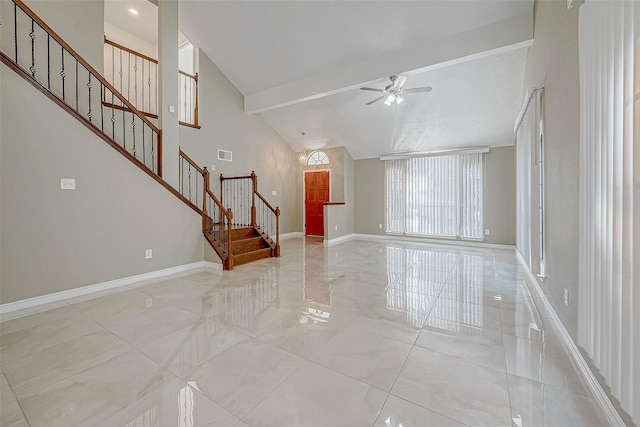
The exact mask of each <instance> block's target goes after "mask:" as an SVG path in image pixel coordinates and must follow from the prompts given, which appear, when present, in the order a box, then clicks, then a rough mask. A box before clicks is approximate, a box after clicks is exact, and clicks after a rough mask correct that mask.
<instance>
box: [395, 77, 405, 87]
mask: <svg viewBox="0 0 640 427" xmlns="http://www.w3.org/2000/svg"><path fill="white" fill-rule="evenodd" d="M406 82H407V76H398V77H397V78H396V81H395V82H393V87H394V88H395V89H400V88H402V86H404V84H405V83H406Z"/></svg>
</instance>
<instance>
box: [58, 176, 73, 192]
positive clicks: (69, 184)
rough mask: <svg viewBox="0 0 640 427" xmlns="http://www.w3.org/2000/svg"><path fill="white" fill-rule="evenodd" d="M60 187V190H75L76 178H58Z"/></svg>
mask: <svg viewBox="0 0 640 427" xmlns="http://www.w3.org/2000/svg"><path fill="white" fill-rule="evenodd" d="M60 189H61V190H75V189H76V180H75V179H73V178H61V179H60Z"/></svg>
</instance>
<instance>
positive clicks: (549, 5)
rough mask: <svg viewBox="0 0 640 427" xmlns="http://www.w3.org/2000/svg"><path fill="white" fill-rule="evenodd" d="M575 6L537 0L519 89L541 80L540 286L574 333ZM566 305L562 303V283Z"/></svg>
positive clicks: (577, 89) (577, 93)
mask: <svg viewBox="0 0 640 427" xmlns="http://www.w3.org/2000/svg"><path fill="white" fill-rule="evenodd" d="M578 10H579V8H578V7H574V8H573V9H570V10H567V6H566V2H565V1H563V0H553V1H536V3H535V5H534V20H535V21H534V22H535V27H534V39H535V41H534V44H533V46H531V47H530V48H529V53H528V55H527V65H526V69H525V79H524V87H523V92H524V91H526V90H527V89H530V88H532V87H534V86H539V85H540V84H543V85H544V87H545V88H544V94H543V98H542V105H543V110H544V111H543V117H544V131H545V153H544V162H545V175H544V180H545V195H544V197H545V209H546V212H545V230H544V231H545V239H546V247H545V250H546V264H545V268H546V276H547V279H546V280H545V281H544V282H543V283H541V287H542V289H543V291H544V292H545V294H546V296H547V298H549V300H550V301H551V304H552V305H553V307H554V309H555V311H556V312H557V313H558V315H559V316H560V318H561V319H562V321H563V323H564V326H565V327H566V328H567V330H568V331H569V333H570V334H571V336H572V337H573V338H574V339H575V338H576V333H577V322H578V304H577V303H578V293H579V285H578V170H579V164H578V160H579V137H580V112H579V101H580V86H579V69H578ZM565 288H566V289H567V290H568V291H569V306H568V307H565V305H564V289H565Z"/></svg>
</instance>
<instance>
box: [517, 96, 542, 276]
mask: <svg viewBox="0 0 640 427" xmlns="http://www.w3.org/2000/svg"><path fill="white" fill-rule="evenodd" d="M529 95H530V96H529V97H528V98H527V101H526V103H525V105H524V110H523V112H522V113H521V115H520V116H519V121H518V123H516V132H517V137H516V162H517V164H516V167H517V168H516V170H517V175H516V189H517V197H516V210H517V214H516V247H517V248H518V251H519V252H520V255H522V258H523V259H524V260H525V261H526V262H527V265H528V266H529V268H530V269H531V272H533V273H536V274H539V273H541V271H540V261H541V248H542V246H541V244H542V243H541V242H542V231H543V230H542V228H541V225H540V224H541V221H540V219H541V217H542V216H541V206H542V202H541V201H542V197H544V196H543V194H542V192H541V177H542V173H541V162H542V141H541V140H540V139H539V137H540V117H541V114H540V95H541V90H540V89H535V90H533V92H530V94H529Z"/></svg>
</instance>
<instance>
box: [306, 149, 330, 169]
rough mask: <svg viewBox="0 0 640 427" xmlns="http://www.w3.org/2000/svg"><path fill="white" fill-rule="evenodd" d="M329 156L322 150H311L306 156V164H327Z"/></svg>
mask: <svg viewBox="0 0 640 427" xmlns="http://www.w3.org/2000/svg"><path fill="white" fill-rule="evenodd" d="M328 164H329V157H327V154H326V153H325V152H324V151H313V152H312V153H311V154H309V157H307V166H316V165H328Z"/></svg>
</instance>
